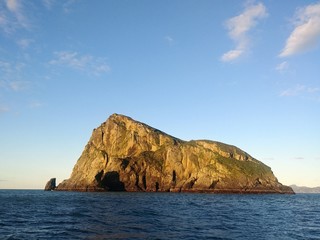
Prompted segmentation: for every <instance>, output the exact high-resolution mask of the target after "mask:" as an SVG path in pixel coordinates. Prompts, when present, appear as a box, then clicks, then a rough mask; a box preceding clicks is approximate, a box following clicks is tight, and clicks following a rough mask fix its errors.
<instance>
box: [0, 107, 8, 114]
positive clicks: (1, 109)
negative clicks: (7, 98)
mask: <svg viewBox="0 0 320 240" xmlns="http://www.w3.org/2000/svg"><path fill="white" fill-rule="evenodd" d="M9 110H10V109H9V107H7V106H4V105H0V114H1V113H5V112H9Z"/></svg>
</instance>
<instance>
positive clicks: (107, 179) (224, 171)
mask: <svg viewBox="0 0 320 240" xmlns="http://www.w3.org/2000/svg"><path fill="white" fill-rule="evenodd" d="M56 190H72V191H151V192H156V191H162V192H163V191H171V192H181V191H182V192H215V193H224V192H226V193H293V191H292V189H291V188H290V187H287V186H284V185H282V184H281V183H279V182H278V180H277V179H276V177H275V176H274V175H273V173H272V171H271V169H270V167H268V166H266V165H265V164H263V163H262V162H260V161H258V160H256V159H254V158H253V157H251V156H250V155H249V154H247V153H246V152H244V151H242V150H241V149H239V148H237V147H234V146H231V145H227V144H224V143H220V142H214V141H208V140H197V141H188V142H187V141H183V140H180V139H178V138H175V137H172V136H170V135H168V134H166V133H164V132H161V131H159V130H157V129H155V128H152V127H150V126H148V125H146V124H143V123H140V122H137V121H135V120H133V119H131V118H129V117H126V116H123V115H118V114H113V115H111V116H110V117H109V119H108V120H107V121H106V122H104V123H102V124H101V126H100V127H98V128H97V129H94V130H93V133H92V136H91V138H90V140H89V142H88V144H87V145H86V147H85V149H84V151H83V153H82V155H81V156H80V158H79V160H78V161H77V163H76V165H75V166H74V169H73V172H72V174H71V177H70V178H69V179H68V180H65V181H63V182H62V183H61V184H59V185H58V187H57V188H56Z"/></svg>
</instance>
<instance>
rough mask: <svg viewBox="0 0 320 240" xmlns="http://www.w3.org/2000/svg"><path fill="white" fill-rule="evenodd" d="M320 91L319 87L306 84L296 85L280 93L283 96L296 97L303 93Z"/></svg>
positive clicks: (311, 93)
mask: <svg viewBox="0 0 320 240" xmlns="http://www.w3.org/2000/svg"><path fill="white" fill-rule="evenodd" d="M319 92H320V88H318V87H307V86H305V85H300V84H298V85H296V86H295V87H292V88H288V89H286V90H284V91H282V92H281V93H280V96H281V97H294V96H301V95H306V94H307V95H313V94H317V93H319Z"/></svg>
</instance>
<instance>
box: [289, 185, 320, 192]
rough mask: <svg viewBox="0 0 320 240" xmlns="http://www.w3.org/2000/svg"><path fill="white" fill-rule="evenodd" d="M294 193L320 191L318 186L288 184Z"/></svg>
mask: <svg viewBox="0 0 320 240" xmlns="http://www.w3.org/2000/svg"><path fill="white" fill-rule="evenodd" d="M290 187H291V188H292V189H293V191H294V192H295V193H320V187H305V186H297V185H290Z"/></svg>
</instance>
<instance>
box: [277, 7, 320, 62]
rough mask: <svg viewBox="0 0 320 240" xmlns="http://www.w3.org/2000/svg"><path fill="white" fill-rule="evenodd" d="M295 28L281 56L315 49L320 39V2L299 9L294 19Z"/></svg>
mask: <svg viewBox="0 0 320 240" xmlns="http://www.w3.org/2000/svg"><path fill="white" fill-rule="evenodd" d="M294 25H295V28H294V30H293V31H292V33H291V34H290V36H289V38H288V39H287V41H286V45H285V47H284V49H283V50H282V51H281V53H280V54H279V56H280V57H288V56H291V55H294V54H297V53H302V52H305V51H308V50H310V49H313V48H314V47H315V46H317V44H318V42H319V40H320V3H317V4H311V5H308V6H307V7H305V8H303V9H299V10H298V11H297V13H296V16H295V19H294Z"/></svg>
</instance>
